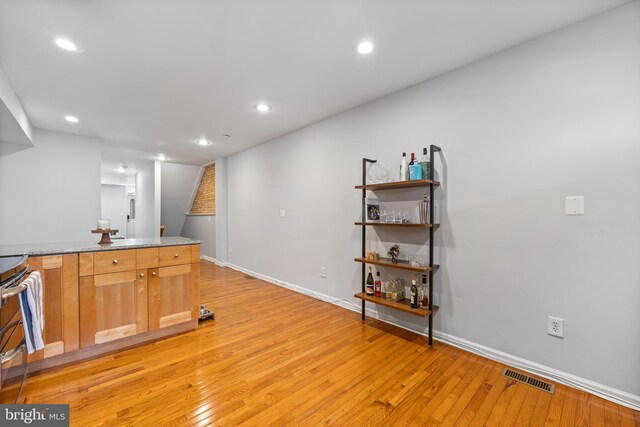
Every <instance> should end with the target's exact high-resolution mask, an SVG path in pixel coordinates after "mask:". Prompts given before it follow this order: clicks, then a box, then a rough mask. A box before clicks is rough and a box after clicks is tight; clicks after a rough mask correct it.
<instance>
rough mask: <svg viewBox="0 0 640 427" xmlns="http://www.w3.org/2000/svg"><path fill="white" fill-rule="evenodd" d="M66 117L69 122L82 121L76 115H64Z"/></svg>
mask: <svg viewBox="0 0 640 427" xmlns="http://www.w3.org/2000/svg"><path fill="white" fill-rule="evenodd" d="M64 119H65V120H66V121H68V122H69V123H78V122H79V121H80V119H78V118H77V117H76V116H64Z"/></svg>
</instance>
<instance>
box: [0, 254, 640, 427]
mask: <svg viewBox="0 0 640 427" xmlns="http://www.w3.org/2000/svg"><path fill="white" fill-rule="evenodd" d="M148 273H150V271H149V272H148ZM191 274H194V269H193V268H192V269H191ZM200 276H201V284H202V286H201V290H200V302H202V303H203V304H208V305H213V304H214V303H215V308H216V320H215V321H205V322H201V323H200V324H199V325H198V327H197V329H195V330H193V331H190V332H188V333H185V334H181V335H177V336H173V337H168V338H166V339H163V340H160V341H155V342H152V343H148V344H145V345H140V346H138V347H135V348H130V349H127V350H123V351H119V352H118V353H114V354H107V355H102V356H100V357H96V358H94V359H92V360H85V361H83V362H81V363H78V364H74V365H67V366H65V367H64V368H58V369H49V370H45V371H41V372H39V373H38V374H36V375H33V376H30V377H29V378H27V381H26V384H25V386H24V393H23V394H24V396H25V398H26V401H27V403H67V404H69V405H70V410H71V423H72V425H74V426H75V425H78V426H84V425H187V426H188V425H238V424H242V423H244V424H245V425H277V426H280V425H329V424H331V425H345V424H348V425H352V426H355V425H442V426H449V425H453V424H456V425H469V424H472V423H473V424H476V423H477V424H478V425H479V424H484V423H485V422H487V423H488V424H491V423H494V422H495V420H498V419H499V422H500V423H502V424H504V425H510V423H511V422H512V420H513V422H514V423H515V424H516V425H531V426H541V425H544V424H545V422H546V421H547V419H548V420H549V422H550V423H553V422H557V423H560V422H566V423H571V424H568V425H573V423H576V422H579V420H580V418H581V417H582V416H581V415H580V414H582V413H585V414H588V416H589V422H590V423H591V425H598V424H597V423H594V421H596V420H598V419H600V420H601V421H602V424H604V421H605V407H606V412H607V421H613V423H614V424H615V421H616V420H617V421H618V423H624V422H625V421H624V420H625V415H627V414H629V416H630V417H631V418H629V419H632V420H633V419H634V418H633V417H635V416H636V415H635V413H634V412H632V411H630V410H627V409H626V408H622V407H620V406H618V405H615V404H613V403H609V402H605V401H604V400H602V399H600V398H598V397H596V396H588V398H586V399H585V398H584V396H585V395H584V393H583V392H580V391H576V390H573V389H570V388H568V387H565V386H563V385H561V384H556V393H555V394H549V393H544V392H539V391H538V390H536V389H534V388H532V387H528V386H525V385H522V384H517V385H511V386H508V384H509V382H508V380H506V379H505V378H504V377H502V376H501V371H502V369H503V367H504V365H502V364H500V363H497V362H494V361H490V360H487V359H484V358H482V357H480V356H477V355H473V354H470V353H467V352H465V351H463V350H460V349H458V348H454V347H451V346H448V345H445V344H442V343H439V342H435V343H434V346H433V347H432V348H428V347H427V346H426V338H425V337H423V336H420V335H416V334H414V333H412V332H409V331H406V330H403V329H400V328H396V327H394V326H391V325H388V324H386V323H383V322H380V321H378V320H375V319H370V320H368V321H367V322H365V323H363V322H361V320H360V316H359V314H358V313H354V312H352V311H349V310H345V309H342V308H340V307H337V306H334V305H331V304H327V303H324V302H322V301H318V300H315V299H312V298H310V297H306V296H304V295H301V294H297V293H294V292H291V291H289V290H286V289H283V288H281V287H278V286H275V285H272V284H269V283H265V282H263V281H261V280H258V279H248V278H246V277H245V275H244V273H241V272H237V271H234V270H231V269H229V268H220V267H217V266H215V265H213V264H212V263H209V262H206V261H202V262H201V263H200ZM174 277H176V276H174ZM148 279H149V280H148V285H147V292H148V293H149V298H150V302H151V300H152V296H151V293H152V289H151V288H152V286H153V285H152V283H153V282H154V281H155V283H156V284H158V283H159V279H158V278H157V276H156V279H155V280H154V278H153V277H152V276H149V277H148ZM80 281H81V293H80V296H81V299H82V296H83V294H84V292H85V287H84V286H83V278H81V279H80ZM137 283H138V281H137V280H136V285H137ZM181 301H182V302H181V303H182V304H183V303H184V300H181ZM248 301H259V302H260V303H259V304H249V303H248ZM192 302H193V300H192ZM149 310H151V305H149ZM81 315H82V311H81ZM191 322H193V323H192V324H191V327H192V328H193V327H195V325H196V323H195V321H191ZM186 323H187V324H189V322H186ZM172 328H178V329H180V328H182V324H178V325H174V326H170V327H168V328H167V329H168V330H171V329H172ZM185 328H186V326H185ZM180 330H185V329H180ZM164 332H165V329H158V330H156V331H150V332H147V333H146V334H141V335H134V336H132V337H126V338H122V339H120V340H114V341H111V342H107V343H105V344H100V345H98V346H95V347H92V348H89V349H80V350H78V351H77V352H74V353H69V354H62V355H59V356H55V357H53V358H52V359H58V358H62V359H64V360H67V361H72V360H74V359H73V358H74V357H76V358H77V357H79V355H78V354H79V353H82V354H84V355H87V354H91V351H95V349H96V347H98V348H100V351H104V349H105V348H111V349H117V348H119V346H120V345H121V344H122V343H123V342H127V343H129V344H128V345H131V344H132V343H139V342H141V341H143V340H144V339H149V338H145V337H147V336H156V335H154V334H163V333H164ZM147 334H148V335H147ZM94 354H95V353H94ZM65 358H66V359H65ZM49 362H50V360H48V359H44V360H39V361H37V362H35V363H37V364H38V365H37V366H38V367H40V368H42V367H43V366H47V365H46V364H47V363H49ZM522 390H525V391H522ZM536 396H537V399H536ZM0 398H1V394H0ZM571 401H573V402H575V405H573V404H571V403H570V402H571ZM565 402H569V404H570V406H569V409H567V410H565V407H564V403H565ZM583 408H585V410H586V412H584V411H583ZM598 408H600V409H601V410H600V411H599V410H598ZM614 408H615V410H614ZM572 413H573V414H575V417H574V419H573V420H569V418H571V417H570V414H572ZM516 414H517V416H516ZM599 414H600V415H601V416H600V415H599ZM563 415H564V418H563ZM527 418H530V421H531V422H530V423H527V422H526V419H527ZM627 418H628V417H627ZM634 421H635V420H634ZM627 424H628V421H627Z"/></svg>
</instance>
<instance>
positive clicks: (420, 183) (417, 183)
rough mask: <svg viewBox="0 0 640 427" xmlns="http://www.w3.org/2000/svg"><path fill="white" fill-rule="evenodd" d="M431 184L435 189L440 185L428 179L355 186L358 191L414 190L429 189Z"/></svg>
mask: <svg viewBox="0 0 640 427" xmlns="http://www.w3.org/2000/svg"><path fill="white" fill-rule="evenodd" d="M431 184H433V185H435V186H436V187H437V186H438V185H440V183H439V182H438V181H432V180H430V179H416V180H414V181H395V182H384V183H381V184H366V185H356V189H358V190H371V191H374V190H393V189H396V188H415V187H429V186H430V185H431Z"/></svg>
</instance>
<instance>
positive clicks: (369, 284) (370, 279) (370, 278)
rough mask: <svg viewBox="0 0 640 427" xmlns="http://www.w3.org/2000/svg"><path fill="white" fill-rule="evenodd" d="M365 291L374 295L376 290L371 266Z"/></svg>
mask: <svg viewBox="0 0 640 427" xmlns="http://www.w3.org/2000/svg"><path fill="white" fill-rule="evenodd" d="M365 293H366V294H367V295H373V294H374V293H375V292H374V282H373V272H372V270H371V267H369V275H368V276H367V282H366V287H365Z"/></svg>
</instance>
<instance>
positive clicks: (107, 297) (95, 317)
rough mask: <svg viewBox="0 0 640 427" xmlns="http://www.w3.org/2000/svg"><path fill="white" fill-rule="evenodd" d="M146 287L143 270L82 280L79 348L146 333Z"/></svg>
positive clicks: (100, 275)
mask: <svg viewBox="0 0 640 427" xmlns="http://www.w3.org/2000/svg"><path fill="white" fill-rule="evenodd" d="M140 274H142V276H140ZM146 284H147V281H146V271H144V270H142V271H135V270H131V271H123V272H118V273H108V274H96V275H95V276H86V277H81V278H80V346H81V347H82V348H86V347H90V346H92V345H95V344H102V343H106V342H109V341H113V340H117V339H120V338H124V337H128V336H132V335H135V334H137V333H140V332H144V331H146V329H147V326H146V313H144V312H143V311H146V310H144V309H146V305H147V289H146ZM140 307H142V309H141V308H140Z"/></svg>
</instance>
